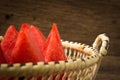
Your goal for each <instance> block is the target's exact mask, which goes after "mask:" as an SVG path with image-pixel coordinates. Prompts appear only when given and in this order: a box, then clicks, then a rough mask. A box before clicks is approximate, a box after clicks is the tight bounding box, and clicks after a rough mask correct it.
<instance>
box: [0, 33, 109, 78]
mask: <svg viewBox="0 0 120 80" xmlns="http://www.w3.org/2000/svg"><path fill="white" fill-rule="evenodd" d="M108 44H109V38H108V37H107V36H106V35H105V34H100V35H98V37H97V38H96V39H95V42H94V43H93V47H90V46H89V45H85V44H81V43H78V42H69V41H62V45H63V48H64V51H65V55H66V57H67V61H59V62H48V63H45V62H38V63H36V64H33V63H26V64H19V63H18V64H13V65H8V64H0V76H1V77H4V79H5V80H8V79H9V78H12V79H13V78H14V80H94V79H95V76H96V74H97V71H98V68H99V66H100V62H101V59H102V57H103V56H104V55H106V53H107V49H108ZM10 80H11V79H10Z"/></svg>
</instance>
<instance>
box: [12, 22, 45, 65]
mask: <svg viewBox="0 0 120 80" xmlns="http://www.w3.org/2000/svg"><path fill="white" fill-rule="evenodd" d="M33 36H34V35H33V34H32V33H31V30H30V25H29V24H26V23H24V24H23V25H22V27H21V29H20V32H19V35H18V38H17V41H16V44H15V47H14V49H13V52H12V61H11V63H26V62H33V63H36V62H38V61H44V58H43V55H42V53H41V50H40V49H39V46H38V45H37V42H36V40H35V39H34V37H33Z"/></svg>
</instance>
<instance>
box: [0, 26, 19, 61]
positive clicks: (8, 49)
mask: <svg viewBox="0 0 120 80" xmlns="http://www.w3.org/2000/svg"><path fill="white" fill-rule="evenodd" d="M17 36H18V31H17V30H16V29H15V27H14V26H13V25H11V26H10V27H9V28H8V29H7V31H6V33H5V35H4V38H3V40H2V42H1V48H2V50H3V53H4V56H5V59H6V60H7V62H8V63H9V61H10V59H11V53H12V50H13V48H14V46H15V43H16V39H17Z"/></svg>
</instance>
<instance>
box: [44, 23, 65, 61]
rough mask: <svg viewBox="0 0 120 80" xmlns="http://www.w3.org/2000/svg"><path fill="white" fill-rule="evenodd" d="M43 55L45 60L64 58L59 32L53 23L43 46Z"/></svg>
mask: <svg viewBox="0 0 120 80" xmlns="http://www.w3.org/2000/svg"><path fill="white" fill-rule="evenodd" d="M43 55H44V57H45V61H46V62H50V61H59V60H66V57H65V54H64V51H63V47H62V43H61V40H60V36H59V32H58V30H57V26H56V24H55V23H54V24H53V25H52V30H51V32H50V33H49V35H48V38H47V40H46V43H45V46H44V48H43Z"/></svg>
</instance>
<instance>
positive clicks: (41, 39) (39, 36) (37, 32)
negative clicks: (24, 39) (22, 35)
mask: <svg viewBox="0 0 120 80" xmlns="http://www.w3.org/2000/svg"><path fill="white" fill-rule="evenodd" d="M31 32H32V34H33V35H34V36H33V37H34V38H35V40H36V42H37V44H38V46H39V49H41V51H42V48H43V46H44V44H45V40H46V38H45V36H44V35H43V33H42V32H41V30H40V29H38V28H37V27H36V26H34V25H31Z"/></svg>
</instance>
